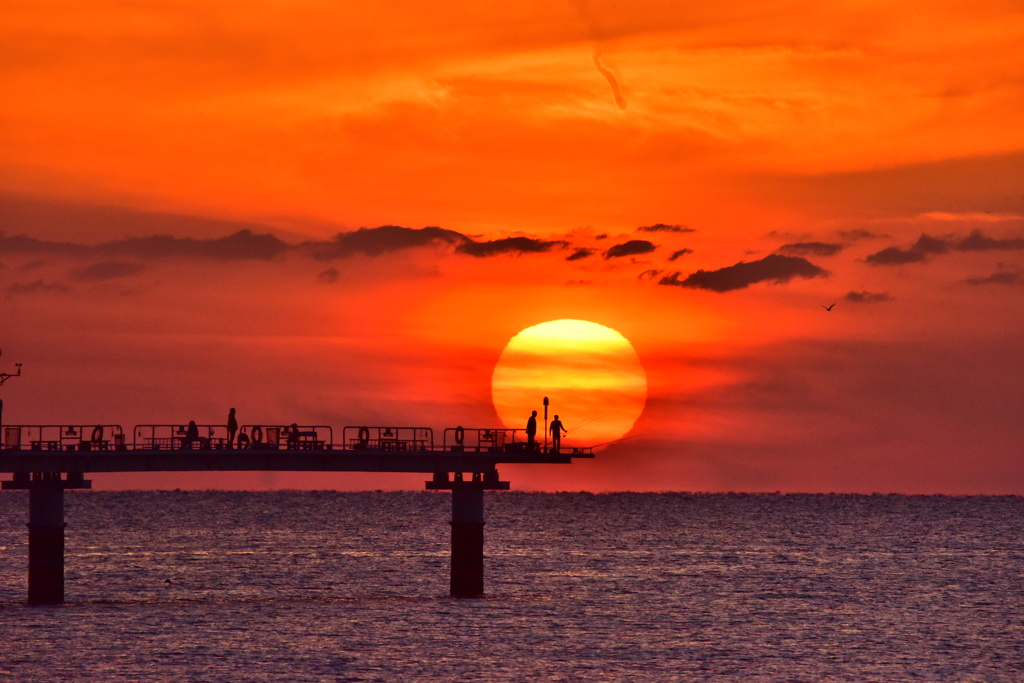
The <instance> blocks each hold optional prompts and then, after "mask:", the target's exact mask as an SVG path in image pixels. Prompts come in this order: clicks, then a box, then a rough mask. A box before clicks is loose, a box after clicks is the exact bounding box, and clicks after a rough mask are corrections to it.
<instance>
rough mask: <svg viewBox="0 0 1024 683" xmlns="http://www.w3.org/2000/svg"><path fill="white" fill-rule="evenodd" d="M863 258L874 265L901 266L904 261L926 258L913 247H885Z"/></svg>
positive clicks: (917, 260)
mask: <svg viewBox="0 0 1024 683" xmlns="http://www.w3.org/2000/svg"><path fill="white" fill-rule="evenodd" d="M864 260H865V261H867V262H868V263H873V264H874V265H876V266H902V265H904V264H906V263H922V262H924V261H926V260H927V256H925V254H923V253H922V252H919V251H914V250H913V249H899V248H897V247H886V248H885V249H882V250H881V251H877V252H875V253H874V254H868V255H867V256H866V257H865V258H864Z"/></svg>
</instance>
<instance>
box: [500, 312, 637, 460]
mask: <svg viewBox="0 0 1024 683" xmlns="http://www.w3.org/2000/svg"><path fill="white" fill-rule="evenodd" d="M545 396H547V397H548V398H549V399H550V403H551V405H550V407H549V410H548V413H549V414H548V417H549V419H553V418H554V416H555V415H556V414H557V415H559V416H560V418H561V421H562V424H563V425H564V426H565V428H566V429H568V430H569V434H568V435H566V436H565V438H564V440H563V443H565V444H566V445H579V446H590V445H596V444H601V443H605V442H608V441H613V440H615V439H619V438H621V437H623V436H624V435H625V434H626V433H627V432H629V430H630V429H632V428H633V425H634V424H635V423H636V421H637V418H639V417H640V414H641V413H642V412H643V409H644V403H645V402H646V400H647V374H646V373H645V372H644V368H643V366H642V365H641V364H640V358H639V357H638V356H637V354H636V351H635V350H634V349H633V345H632V344H630V343H629V340H628V339H626V338H625V337H624V336H622V335H621V334H619V333H618V332H616V331H615V330H613V329H611V328H610V327H605V326H604V325H598V324H597V323H592V322H587V321H585V320H553V321H550V322H546V323H541V324H540V325H534V326H533V327H528V328H527V329H525V330H523V331H522V332H520V333H519V334H517V335H516V336H514V337H512V339H511V340H509V342H508V344H507V345H506V346H505V350H504V351H503V352H502V354H501V358H499V359H498V363H497V365H496V366H495V367H494V375H493V377H492V378H491V397H492V400H493V402H494V408H495V410H496V411H497V412H498V416H499V417H500V418H501V421H502V422H503V423H504V425H505V426H506V427H509V428H514V429H523V428H524V427H525V426H526V420H527V418H529V416H530V411H533V410H536V411H537V416H538V418H539V419H538V422H540V421H541V420H543V417H544V408H543V403H542V402H543V399H544V397H545ZM543 429H544V425H543V424H541V425H540V428H539V430H538V434H537V437H538V439H540V440H543V434H542V433H541V430H543Z"/></svg>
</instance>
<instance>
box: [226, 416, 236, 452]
mask: <svg viewBox="0 0 1024 683" xmlns="http://www.w3.org/2000/svg"><path fill="white" fill-rule="evenodd" d="M237 431H238V420H236V419H235V409H234V408H232V409H231V410H229V411H228V448H234V443H235V433H236V432H237Z"/></svg>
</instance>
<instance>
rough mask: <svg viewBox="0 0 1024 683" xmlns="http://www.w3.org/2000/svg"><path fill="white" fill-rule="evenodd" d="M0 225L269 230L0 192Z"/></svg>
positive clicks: (164, 231)
mask: <svg viewBox="0 0 1024 683" xmlns="http://www.w3.org/2000/svg"><path fill="white" fill-rule="evenodd" d="M0 225H2V226H4V229H5V230H7V231H10V232H12V233H19V232H20V233H28V234H32V235H79V234H84V235H110V234H112V233H113V234H118V235H228V234H237V233H239V232H248V233H257V234H258V233H265V232H268V231H269V230H270V228H269V226H266V225H261V224H259V223H251V222H244V221H230V220H220V219H216V218H205V217H202V216H191V215H180V214H170V213H160V212H155V211H141V210H138V209H131V208H127V207H122V206H102V205H91V204H75V203H70V202H61V201H56V200H52V199H37V198H30V197H23V196H18V195H12V194H4V193H0ZM200 241H205V240H200ZM49 244H59V243H49Z"/></svg>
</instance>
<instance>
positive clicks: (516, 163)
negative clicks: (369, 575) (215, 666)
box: [0, 0, 1024, 494]
mask: <svg viewBox="0 0 1024 683" xmlns="http://www.w3.org/2000/svg"><path fill="white" fill-rule="evenodd" d="M1022 45H1024V10H1022V9H1021V7H1020V4H1019V2H988V3H985V4H984V6H983V7H979V6H977V4H976V3H969V2H933V3H928V4H927V5H924V6H920V7H914V6H908V5H906V4H905V3H903V4H899V3H892V2H832V3H828V4H827V7H822V6H821V3H812V2H800V1H788V2H774V3H773V2H762V1H759V2H731V3H719V4H717V5H712V6H708V5H695V6H692V7H680V6H679V4H678V3H672V2H635V3H625V4H624V3H611V2H585V1H582V0H577V1H575V2H567V3H561V4H560V3H557V2H555V3H552V2H543V3H540V2H536V3H534V2H517V3H512V4H511V5H509V6H503V7H500V8H494V7H490V6H486V5H480V4H479V3H456V2H451V3H444V2H437V3H431V4H430V5H424V4H422V3H413V2H387V3H379V2H378V3H373V4H365V5H362V4H354V3H343V4H341V5H339V4H338V3H327V2H323V3H318V2H309V3H302V4H301V5H296V4H294V3H271V2H259V1H258V0H257V1H255V2H246V3H240V2H237V3H235V2H217V3H199V2H188V1H182V2H167V3H161V4H160V5H159V6H158V7H156V8H154V7H147V6H145V5H131V4H125V3H119V2H109V3H104V2H93V3H84V4H83V3H69V2H61V1H59V0H58V1H54V2H17V1H15V2H7V3H4V5H3V7H0V93H2V94H3V96H2V97H0V232H2V233H3V236H0V321H2V322H0V348H2V349H3V356H2V357H0V371H10V370H11V369H12V368H13V363H14V362H22V363H24V368H25V376H24V377H22V378H19V379H16V380H12V381H10V382H9V383H8V384H6V385H5V386H4V387H3V388H2V389H0V398H2V399H3V400H4V401H5V412H4V421H5V422H6V423H9V424H10V423H39V422H50V421H75V422H78V421H81V422H84V423H92V422H95V421H115V422H122V423H124V424H125V425H130V424H135V423H141V422H173V421H177V420H181V419H186V420H187V419H190V418H195V419H197V420H198V421H199V422H218V421H220V420H222V419H223V417H224V415H223V414H225V413H226V410H227V407H228V406H230V405H234V406H236V407H237V408H238V410H239V414H240V416H241V418H242V421H243V422H245V421H248V420H252V421H278V420H280V421H285V422H291V421H293V420H297V421H299V422H304V421H309V422H318V423H323V422H326V423H329V424H333V425H334V426H335V427H336V429H339V430H340V428H341V427H342V426H344V425H346V424H363V423H371V424H377V423H380V424H397V423H401V424H410V425H412V424H423V425H429V426H432V427H434V428H435V429H441V428H443V427H446V426H452V425H454V424H458V423H464V424H480V425H481V426H486V425H489V424H495V423H496V421H497V417H496V415H495V413H494V409H493V407H492V406H491V405H490V378H491V373H492V370H493V367H494V364H495V362H496V361H497V359H498V357H499V356H500V354H501V351H502V349H503V347H504V344H505V343H506V342H507V341H508V339H509V338H511V337H512V336H513V335H515V334H516V333H517V332H519V331H520V330H522V329H524V328H526V327H529V326H531V325H535V324H538V323H541V322H544V321H546V320H552V319H558V318H577V319H582V320H591V321H594V322H597V323H600V324H603V325H608V326H610V327H613V328H614V329H616V330H618V331H619V332H621V333H622V334H624V335H625V336H626V337H627V338H628V339H630V340H631V341H632V343H633V345H634V346H635V348H636V350H637V352H638V354H639V356H640V359H641V362H642V363H643V365H644V367H645V368H646V370H647V373H648V384H649V388H650V395H649V398H648V402H647V409H646V411H645V413H644V415H643V416H642V417H641V418H640V421H639V422H638V423H637V425H636V428H635V429H634V434H635V435H640V436H636V438H633V439H630V440H629V441H626V442H623V443H621V444H617V445H613V446H611V447H608V448H606V449H604V451H602V454H601V457H599V458H598V459H597V460H595V461H593V462H588V463H584V464H577V465H574V466H573V467H571V468H568V467H562V468H555V467H552V468H521V469H519V470H516V471H513V472H508V473H506V472H503V474H507V475H508V476H510V477H511V478H512V481H513V486H514V487H516V488H527V489H529V488H545V489H556V490H575V489H581V488H583V489H588V490H610V489H622V488H629V489H634V490H664V489H673V490H716V491H717V490H751V491H763V490H768V491H775V490H783V491H859V492H872V491H900V492H915V493H927V492H945V493H1018V494H1024V462H1022V458H1021V453H1022V450H1024V448H1022V447H1024V430H1022V418H1021V412H1020V411H1021V406H1024V390H1022V389H1021V386H1024V382H1021V381H1020V380H1021V378H1022V377H1024V354H1022V353H1021V351H1022V349H1024V343H1022V342H1024V332H1022V331H1021V326H1020V320H1021V319H1022V314H1024V296H1022V293H1024V288H1022V286H1024V270H1022V269H1024V189H1022V188H1024V127H1022V126H1021V125H1020V123H1019V121H1020V112H1021V111H1024V48H1022V47H1021V46H1022ZM388 225H391V226H401V228H403V230H396V229H378V228H379V227H380V226H388ZM427 226H438V227H439V228H440V229H441V230H437V231H424V230H423V228H426V227H427ZM652 226H653V228H654V229H650V230H642V229H641V228H643V227H652ZM360 228H369V229H370V230H368V231H366V232H364V233H357V232H354V231H357V230H358V229H360ZM240 230H247V231H249V232H247V233H243V234H242V235H241V236H237V235H236V233H238V232H239V231H240ZM339 234H340V235H341V237H336V236H337V235H339ZM154 235H166V236H168V237H166V238H164V239H162V240H155V239H153V236H154ZM232 235H236V236H235V237H230V236H232ZM922 235H925V237H924V238H922ZM19 236H24V238H21V237H19ZM133 238H134V239H133ZM225 238H227V239H225ZM506 238H519V239H518V240H516V241H510V242H501V241H500V240H504V239H506ZM570 257H571V258H570ZM740 264H745V265H740ZM701 271H703V272H701ZM833 302H838V303H837V305H836V307H835V308H834V309H833V310H832V311H831V312H826V311H824V310H823V309H822V308H821V305H828V304H831V303H833ZM538 395H543V388H538ZM584 417H586V416H580V419H583V418H584ZM569 419H571V420H572V421H576V420H575V419H574V418H569ZM524 420H525V416H524ZM421 478H422V477H417V476H412V477H405V476H399V477H394V476H388V477H377V476H370V475H364V476H347V475H337V476H332V477H329V478H327V479H325V478H323V477H316V478H310V477H304V476H300V475H286V474H274V475H251V476H250V475H230V476H228V475H202V476H201V475H174V476H171V475H162V476H161V477H155V476H152V477H149V478H142V477H134V478H132V477H127V476H125V477H113V476H107V477H97V485H98V486H107V487H124V486H154V485H155V486H170V487H176V486H182V487H188V486H198V487H200V488H205V487H210V486H218V487H220V486H227V487H256V488H265V487H277V486H295V487H313V488H322V487H323V486H325V485H331V486H335V487H338V488H366V487H369V488H394V487H408V488H419V487H420V486H421V485H420V483H419V480H420V479H421Z"/></svg>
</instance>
